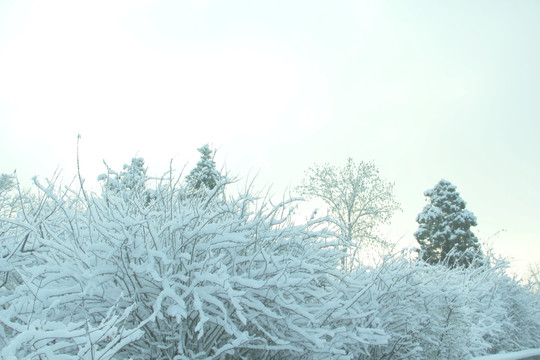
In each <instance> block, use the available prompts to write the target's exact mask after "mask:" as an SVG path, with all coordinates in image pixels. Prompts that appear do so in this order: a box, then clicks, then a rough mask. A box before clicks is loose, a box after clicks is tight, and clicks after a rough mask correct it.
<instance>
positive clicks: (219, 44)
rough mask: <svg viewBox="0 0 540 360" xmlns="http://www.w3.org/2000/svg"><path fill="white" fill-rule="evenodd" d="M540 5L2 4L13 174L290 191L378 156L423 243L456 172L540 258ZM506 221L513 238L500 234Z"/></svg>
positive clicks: (516, 1) (405, 236) (6, 141)
mask: <svg viewBox="0 0 540 360" xmlns="http://www.w3.org/2000/svg"><path fill="white" fill-rule="evenodd" d="M539 19H540V1H537V0H530V1H520V0H513V1H512V0H507V1H497V0H486V1H446V2H442V1H432V0H426V1H377V2H375V1H373V2H367V1H313V0H310V1H276V0H273V1H266V2H262V1H234V0H222V1H212V0H208V1H172V0H171V1H158V0H156V1H137V0H123V1H114V0H103V1H99V0H98V1H97V0H92V1H86V2H83V1H72V0H66V1H54V0H53V1H14V0H3V1H1V2H0V153H1V156H0V172H4V173H11V172H12V171H13V170H14V169H17V173H18V175H19V177H20V178H21V180H23V181H25V180H28V179H30V177H32V176H33V175H39V176H41V177H46V176H50V175H51V174H52V173H53V172H54V170H55V169H56V168H61V169H63V171H64V176H65V177H71V176H72V175H73V174H74V173H75V163H76V141H77V134H81V143H80V158H81V171H82V174H83V176H84V177H85V178H87V179H88V181H89V182H94V183H96V177H97V175H98V174H99V173H101V172H104V167H103V163H102V161H103V159H105V160H106V161H107V162H108V163H109V164H110V165H111V166H113V167H114V168H117V169H118V168H120V167H121V165H122V164H123V163H128V162H129V161H130V159H131V158H132V157H134V156H140V157H144V158H145V160H146V163H147V165H148V166H149V172H150V173H151V174H161V173H162V172H164V171H166V170H167V169H168V163H169V160H170V159H171V158H172V159H174V161H175V164H177V168H181V167H183V166H184V164H185V163H189V164H190V165H189V166H194V164H195V162H196V161H197V158H198V155H199V154H198V153H197V151H196V149H197V148H198V147H200V146H202V145H203V144H205V143H209V144H211V145H212V146H213V147H216V148H218V149H219V150H218V154H217V156H216V160H217V162H218V163H219V164H226V166H227V168H228V169H229V170H230V171H231V172H232V173H233V174H237V175H239V176H243V177H245V176H247V175H248V174H251V175H253V174H255V173H258V180H257V181H258V183H259V185H260V186H268V185H271V184H273V189H274V191H275V192H276V193H281V192H282V191H284V189H285V188H287V187H294V186H295V185H298V184H299V183H300V181H301V178H302V175H303V172H304V171H305V170H306V169H307V168H308V167H309V166H311V165H312V164H314V163H324V162H330V163H332V164H336V165H341V164H343V163H344V162H345V160H346V158H347V157H349V156H350V157H352V158H354V159H356V160H357V161H361V160H364V161H370V160H374V161H375V163H376V165H377V166H378V167H379V169H380V171H381V174H382V176H383V177H384V178H386V179H388V180H390V181H393V182H395V186H396V197H397V199H398V201H400V202H401V203H402V207H403V212H402V213H400V214H398V215H397V216H396V217H395V218H394V221H393V222H392V225H391V230H390V236H392V237H394V238H395V239H398V238H401V237H402V240H401V241H402V243H403V244H406V245H407V244H408V245H414V238H413V235H412V234H413V233H414V231H415V230H416V229H417V224H416V222H415V218H416V215H417V214H418V213H419V212H420V211H421V210H422V208H423V206H424V205H425V199H424V196H423V192H424V191H425V190H426V189H429V188H432V187H433V186H434V185H435V184H436V183H437V182H438V181H439V180H440V179H441V178H445V179H447V180H449V181H451V182H452V183H453V184H454V185H456V186H457V187H458V191H459V192H460V193H461V195H462V197H463V199H464V200H465V201H466V202H467V204H468V209H469V210H471V211H472V212H473V213H475V215H476V216H477V218H478V223H479V226H478V227H477V228H476V230H475V232H476V233H477V235H478V236H479V238H480V239H481V240H482V241H487V240H488V239H490V240H489V242H490V244H491V245H492V246H493V247H494V248H495V250H496V251H498V252H500V253H501V254H503V255H506V256H510V257H513V258H515V259H516V261H515V262H514V268H516V269H518V271H521V270H523V269H525V268H526V266H527V264H528V263H530V262H540V190H539V186H540V181H539V177H540V161H539V155H540V141H539V137H540V101H539V99H540V21H539ZM502 229H505V230H506V231H505V232H503V233H501V234H500V235H498V236H495V237H493V236H492V235H493V234H495V233H497V232H498V231H499V230H502Z"/></svg>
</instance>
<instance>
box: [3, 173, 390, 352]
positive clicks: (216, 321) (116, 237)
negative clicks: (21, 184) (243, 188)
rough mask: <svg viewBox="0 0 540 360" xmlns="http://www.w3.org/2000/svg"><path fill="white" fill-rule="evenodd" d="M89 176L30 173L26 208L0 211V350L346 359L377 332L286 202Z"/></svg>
mask: <svg viewBox="0 0 540 360" xmlns="http://www.w3.org/2000/svg"><path fill="white" fill-rule="evenodd" d="M109 174H111V172H109ZM114 174H115V175H114V177H113V178H114V179H117V178H118V177H117V176H116V173H114ZM121 178H122V177H121V176H120V179H121ZM102 180H105V184H108V185H107V186H105V187H104V196H95V195H94V196H92V195H90V194H86V193H84V192H83V191H82V189H79V190H71V189H68V188H63V189H58V188H55V187H54V185H53V184H52V183H48V184H47V185H42V184H40V182H38V181H37V180H36V181H35V184H36V186H37V187H38V188H39V190H40V196H39V197H38V198H37V199H36V202H35V203H33V204H32V207H31V211H29V212H27V213H25V214H21V216H19V217H16V218H6V217H4V218H2V219H1V224H2V225H1V226H2V232H1V236H2V238H1V241H2V244H3V245H4V246H5V247H4V254H3V257H2V260H1V264H0V265H1V266H0V270H1V271H2V272H4V273H8V274H13V275H14V276H16V277H17V278H18V279H20V281H19V282H18V283H17V284H15V286H13V287H12V288H6V287H4V288H2V289H1V290H0V291H1V292H0V337H1V338H2V340H0V341H2V343H0V347H2V348H3V349H2V351H1V355H2V356H3V357H4V358H10V357H12V358H28V359H31V358H42V359H45V358H49V359H52V358H55V359H57V358H58V359H61V358H66V359H71V358H73V359H75V358H76V359H80V358H85V359H86V358H87V359H110V358H113V357H116V358H133V359H150V358H152V359H161V358H162V359H165V358H167V359H169V358H171V359H172V358H175V359H224V358H228V357H231V358H309V359H329V358H335V359H340V358H343V359H351V358H355V357H357V356H359V355H360V354H361V353H366V352H367V351H368V348H369V346H370V345H377V344H383V343H384V342H385V341H386V336H385V335H384V333H383V331H381V330H378V329H375V328H372V327H371V326H370V324H369V323H368V322H367V320H368V314H365V313H364V312H353V311H350V309H351V304H353V303H354V301H355V300H354V299H351V298H350V292H349V291H348V289H347V288H346V287H345V284H346V283H345V282H342V281H341V280H340V279H341V278H342V277H343V273H342V272H341V271H340V270H338V269H339V266H338V264H339V262H340V256H342V255H341V254H342V252H340V251H336V250H335V246H334V245H333V243H332V241H331V239H330V238H329V236H328V234H327V233H326V231H325V230H324V229H323V228H321V227H320V221H318V220H315V221H312V222H309V223H307V224H304V225H294V224H292V222H291V220H290V216H291V212H292V211H293V209H294V207H293V206H292V205H293V203H294V201H293V200H290V201H285V202H283V203H280V204H277V205H272V204H271V203H270V202H268V201H258V200H257V199H256V198H255V197H253V196H252V195H250V194H241V195H238V196H235V197H228V198H227V197H225V195H224V191H223V187H225V186H226V185H227V182H226V181H225V180H224V181H222V182H221V183H219V184H216V186H215V187H214V188H213V189H211V190H209V189H206V188H205V187H201V188H200V189H199V191H198V192H197V193H194V194H186V193H185V188H184V187H183V186H179V185H177V182H176V180H174V179H173V178H172V175H171V177H169V178H168V179H162V181H161V182H160V183H159V184H158V185H157V189H156V190H155V191H154V192H153V197H152V200H151V201H148V198H147V197H146V196H144V194H141V193H140V192H138V191H136V190H135V191H134V189H136V187H128V186H126V187H123V188H122V189H123V191H121V192H119V191H117V189H118V187H116V188H115V187H111V186H109V185H111V184H113V183H114V182H113V181H109V180H110V179H109V178H102ZM131 180H133V179H131ZM135 180H136V179H135ZM132 182H133V181H132ZM135 183H137V184H139V183H138V182H137V181H135ZM139 185H140V184H139ZM144 188H145V187H140V189H144ZM127 190H129V191H127Z"/></svg>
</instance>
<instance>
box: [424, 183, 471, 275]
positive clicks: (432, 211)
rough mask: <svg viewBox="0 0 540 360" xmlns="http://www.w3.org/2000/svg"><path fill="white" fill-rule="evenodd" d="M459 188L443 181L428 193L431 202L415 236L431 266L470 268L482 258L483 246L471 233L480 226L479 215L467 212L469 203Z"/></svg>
mask: <svg viewBox="0 0 540 360" xmlns="http://www.w3.org/2000/svg"><path fill="white" fill-rule="evenodd" d="M456 189H457V188H456V186H454V185H452V184H451V183H450V182H449V181H447V180H444V179H443V180H441V181H439V183H438V184H437V185H435V187H434V188H433V189H430V190H427V191H425V192H424V195H425V196H427V197H428V202H429V203H428V204H427V205H426V206H425V207H424V210H423V211H422V212H421V213H420V214H418V217H417V218H416V221H417V222H418V224H420V226H419V228H418V230H417V231H416V232H415V233H414V236H415V237H416V239H417V240H418V243H419V244H420V247H421V253H422V258H423V259H424V260H425V261H426V262H428V263H430V264H435V263H439V262H443V263H445V264H447V265H449V266H450V267H453V266H469V265H470V264H471V263H472V262H473V260H474V259H475V258H477V259H478V260H479V259H480V257H481V250H480V244H479V242H478V239H477V238H476V236H475V235H474V233H473V232H472V231H471V227H472V226H476V225H477V223H476V216H474V214H473V213H472V212H470V211H469V210H466V209H465V207H466V202H465V201H464V200H463V199H462V198H461V197H460V195H459V193H458V192H457V191H456Z"/></svg>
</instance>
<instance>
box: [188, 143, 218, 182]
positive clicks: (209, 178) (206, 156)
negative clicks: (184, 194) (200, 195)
mask: <svg viewBox="0 0 540 360" xmlns="http://www.w3.org/2000/svg"><path fill="white" fill-rule="evenodd" d="M197 150H198V151H199V152H200V153H201V159H200V160H199V162H198V163H197V166H196V167H195V168H194V169H193V170H191V172H190V173H189V175H188V176H187V177H186V180H187V185H188V188H191V189H193V190H194V191H197V190H199V189H200V188H201V187H202V186H204V187H205V188H206V189H208V190H212V189H214V188H215V187H216V185H217V184H218V183H219V182H220V181H221V180H223V176H222V175H221V174H220V172H219V171H218V170H217V169H216V163H215V161H214V154H215V151H212V149H210V147H209V146H208V144H206V145H204V146H203V147H201V148H199V149H197Z"/></svg>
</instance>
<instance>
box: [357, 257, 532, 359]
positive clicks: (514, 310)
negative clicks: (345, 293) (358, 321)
mask: <svg viewBox="0 0 540 360" xmlns="http://www.w3.org/2000/svg"><path fill="white" fill-rule="evenodd" d="M490 256H491V255H490V254H488V255H487V257H486V258H484V259H483V261H482V262H483V263H482V265H480V266H472V267H469V268H463V267H455V268H452V269H451V268H448V267H447V266H445V265H444V264H439V265H429V264H427V263H425V262H423V261H421V260H408V259H407V256H404V255H403V254H400V255H399V256H394V257H389V258H387V259H385V261H384V262H382V263H381V264H380V265H378V266H377V267H376V268H374V269H372V271H370V272H365V271H364V272H363V273H362V274H361V275H360V276H362V277H365V275H366V274H369V275H370V276H371V277H372V281H373V282H374V285H373V286H372V287H371V289H370V291H369V293H370V294H369V297H370V298H371V300H372V303H371V304H369V308H371V309H374V310H375V312H374V316H375V317H376V320H375V322H374V324H373V326H377V327H380V328H382V329H383V330H384V331H385V332H386V334H387V335H388V336H389V341H388V343H387V344H386V345H384V346H379V347H372V348H371V350H370V355H369V356H367V357H365V358H366V359H368V358H371V359H467V358H471V357H473V356H480V355H485V354H489V353H498V352H501V351H512V350H518V349H525V348H534V347H538V346H539V345H540V338H539V336H538V334H539V330H540V314H539V312H538V309H539V307H538V306H539V304H538V301H537V298H535V297H534V294H533V293H532V292H530V291H528V289H526V288H524V287H521V286H519V285H518V284H517V283H516V282H515V281H513V280H512V279H510V278H508V277H507V276H506V275H505V273H504V269H505V266H506V264H505V263H504V262H501V261H500V260H495V259H493V258H491V257H490ZM535 299H536V300H535ZM365 303H366V304H368V302H365Z"/></svg>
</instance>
